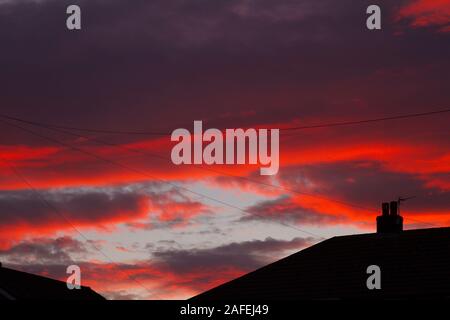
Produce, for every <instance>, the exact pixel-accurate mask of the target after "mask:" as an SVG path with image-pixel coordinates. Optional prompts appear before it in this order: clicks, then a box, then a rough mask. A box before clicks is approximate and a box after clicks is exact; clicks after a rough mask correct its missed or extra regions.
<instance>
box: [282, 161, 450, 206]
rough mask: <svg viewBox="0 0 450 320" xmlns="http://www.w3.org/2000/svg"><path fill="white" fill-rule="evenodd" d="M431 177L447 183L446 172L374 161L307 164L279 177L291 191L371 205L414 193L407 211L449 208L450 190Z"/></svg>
mask: <svg viewBox="0 0 450 320" xmlns="http://www.w3.org/2000/svg"><path fill="white" fill-rule="evenodd" d="M433 178H441V179H442V180H443V181H447V183H448V175H447V174H437V175H431V176H428V175H426V176H423V175H420V174H410V173H401V172H392V171H390V170H387V169H386V168H384V167H383V165H382V164H381V163H379V162H376V161H350V162H336V163H331V164H317V165H306V166H301V167H293V168H287V169H286V170H285V171H284V172H282V173H281V175H280V179H281V180H282V181H284V183H286V185H288V186H289V187H290V188H292V189H294V190H309V191H311V192H318V193H319V194H325V195H326V194H332V195H333V197H334V198H338V199H342V200H346V201H349V202H350V203H356V204H360V205H366V206H369V207H371V208H379V207H380V205H381V202H382V201H391V200H396V199H397V198H398V197H399V196H403V197H406V196H416V197H417V198H415V199H411V200H410V201H409V202H408V203H407V204H405V206H406V207H405V208H407V209H408V211H414V212H422V213H426V210H427V209H431V210H442V211H445V210H448V209H449V208H450V192H449V191H448V189H446V190H445V189H441V188H439V187H438V186H433V185H430V184H429V181H430V179H431V181H432V180H433ZM333 197H332V198H333Z"/></svg>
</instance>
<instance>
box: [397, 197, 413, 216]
mask: <svg viewBox="0 0 450 320" xmlns="http://www.w3.org/2000/svg"><path fill="white" fill-rule="evenodd" d="M414 198H417V196H411V197H398V199H397V207H398V208H397V210H398V215H400V204H401V203H402V202H405V201H407V200H409V199H414Z"/></svg>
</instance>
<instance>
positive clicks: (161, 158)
mask: <svg viewBox="0 0 450 320" xmlns="http://www.w3.org/2000/svg"><path fill="white" fill-rule="evenodd" d="M441 111H442V110H441ZM449 111H450V109H449ZM439 112H440V111H433V112H431V114H435V113H439ZM415 115H416V116H422V115H424V113H421V114H415ZM1 117H2V115H0V118H1ZM12 119H14V120H15V121H18V122H22V123H26V124H30V125H33V126H37V127H41V128H45V129H48V130H52V131H54V132H58V133H63V134H66V135H71V136H75V137H78V138H83V139H86V140H90V141H93V142H95V143H98V144H102V145H107V146H113V147H117V148H121V149H123V150H125V151H128V152H133V153H137V154H142V155H144V156H150V157H153V158H158V159H160V160H164V161H167V160H169V159H168V158H167V157H165V156H163V155H160V154H156V153H151V152H146V151H142V150H139V149H135V148H132V147H128V146H123V145H121V144H117V143H113V142H108V141H104V140H101V139H98V138H92V137H89V136H86V135H82V134H79V133H74V132H70V131H66V130H62V129H59V128H56V127H53V126H51V125H47V124H43V123H39V122H33V121H27V120H24V119H19V118H12ZM384 119H387V118H384ZM193 168H195V169H198V170H204V171H210V172H213V173H217V174H220V175H224V176H229V177H232V178H236V179H241V180H243V181H248V182H251V183H253V184H258V185H262V186H265V187H271V188H274V189H278V190H282V191H286V192H289V193H294V194H299V195H303V196H307V197H311V198H316V199H319V200H325V201H330V202H333V203H337V204H340V205H344V206H347V207H352V208H357V209H361V210H364V211H368V212H378V209H377V208H375V207H367V206H362V205H359V204H356V203H351V202H348V201H343V200H338V199H333V198H330V197H327V196H323V195H317V194H312V193H308V192H304V191H298V190H294V189H292V188H287V187H284V186H278V185H273V184H270V183H266V182H261V181H257V180H253V179H251V178H248V177H244V176H238V175H234V174H230V173H227V172H223V171H219V170H215V169H212V168H206V167H202V166H201V167H198V166H193ZM201 197H204V196H203V195H202V196H201ZM238 210H240V211H242V210H244V209H241V208H238ZM252 215H254V214H253V213H252ZM405 219H408V220H411V221H415V222H419V223H423V224H427V225H430V226H436V225H434V224H432V223H428V222H424V221H420V220H417V219H413V218H409V217H405Z"/></svg>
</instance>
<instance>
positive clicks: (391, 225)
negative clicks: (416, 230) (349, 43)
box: [377, 201, 403, 233]
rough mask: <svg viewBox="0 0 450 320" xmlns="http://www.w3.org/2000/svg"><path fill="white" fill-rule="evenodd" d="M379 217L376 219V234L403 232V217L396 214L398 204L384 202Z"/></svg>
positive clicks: (395, 202)
mask: <svg viewBox="0 0 450 320" xmlns="http://www.w3.org/2000/svg"><path fill="white" fill-rule="evenodd" d="M381 212H382V214H381V216H378V217H377V233H398V232H402V231H403V217H402V216H400V215H399V214H398V202H397V201H391V203H387V202H384V203H383V204H382V205H381Z"/></svg>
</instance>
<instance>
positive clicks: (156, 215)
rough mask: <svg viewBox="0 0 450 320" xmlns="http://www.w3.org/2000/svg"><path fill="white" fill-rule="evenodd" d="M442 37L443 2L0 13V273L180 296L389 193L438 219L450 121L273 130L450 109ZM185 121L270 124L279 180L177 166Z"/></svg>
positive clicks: (20, 6) (449, 220) (138, 1)
mask: <svg viewBox="0 0 450 320" xmlns="http://www.w3.org/2000/svg"><path fill="white" fill-rule="evenodd" d="M374 3H376V4H378V5H379V6H380V7H381V8H382V30H377V31H369V30H368V29H367V28H366V18H367V15H366V8H367V6H368V5H370V4H374ZM69 4H78V5H79V6H80V7H81V10H82V30H80V31H69V30H67V28H66V18H67V15H66V7H67V6H68V5H69ZM449 40H450V1H448V0H403V1H381V0H380V1H375V2H374V1H354V0H340V1H332V0H317V1H312V0H311V1H306V0H214V1H211V0H170V1H169V0H153V1H148V0H133V1H124V0H122V1H119V0H108V1H105V0H85V1H66V0H63V1H60V0H0V66H1V72H0V90H1V91H0V93H1V94H0V261H1V262H2V263H3V264H4V265H5V266H8V267H11V268H14V269H19V270H24V271H28V272H32V273H37V274H42V275H46V276H50V277H53V278H57V279H61V280H64V281H65V279H66V274H65V271H66V268H67V266H68V265H71V264H77V265H79V266H80V267H81V272H82V285H88V286H91V287H92V288H93V289H94V290H96V291H98V292H99V293H101V294H103V295H104V296H105V297H107V298H111V299H185V298H189V297H191V296H193V295H195V294H198V293H200V292H203V291H204V290H206V289H209V288H212V287H214V286H216V285H218V284H220V283H223V282H225V281H228V280H231V279H233V278H235V277H237V276H239V275H242V274H244V273H247V272H249V271H251V270H254V269H256V268H258V267H261V266H263V265H265V264H267V263H269V262H272V261H275V260H277V259H279V258H281V257H284V256H286V255H288V254H291V253H293V252H296V251H298V250H301V249H302V248H305V247H307V246H309V245H312V244H314V243H317V242H319V241H321V240H323V239H324V238H329V237H333V236H336V235H343V234H353V233H366V232H374V231H375V217H376V215H378V214H379V208H380V206H381V202H383V201H391V200H396V199H397V198H398V197H399V196H405V197H406V196H415V198H413V199H411V200H409V201H407V202H405V203H403V204H402V211H401V213H402V215H403V216H404V218H405V227H406V228H408V229H413V228H425V227H432V226H449V225H450V129H449V123H450V113H442V114H435V115H429V116H424V117H415V118H407V119H398V120H389V121H380V122H373V123H364V124H357V125H348V126H337V127H333V126H332V127H324V128H311V129H304V130H296V131H283V128H287V127H298V126H314V125H320V124H326V123H335V122H348V121H358V120H365V119H374V118H383V117H390V116H397V115H403V114H414V113H423V112H429V111H435V110H443V109H450V59H449V57H450V41H449ZM5 116H7V117H14V118H17V119H20V120H24V121H18V120H13V119H12V118H6V117H5ZM194 120H202V121H203V125H204V127H205V128H219V129H225V128H239V127H242V128H251V127H253V128H255V127H256V128H281V129H282V130H281V131H282V132H281V135H280V170H279V173H278V174H277V175H275V176H261V175H260V174H259V166H257V165H256V166H255V165H253V166H250V165H228V166H227V165H223V166H193V165H192V166H188V165H182V166H176V165H174V164H172V162H171V160H170V152H171V148H172V147H173V146H174V143H173V142H171V141H170V133H171V132H172V131H173V130H174V129H177V128H186V129H188V130H190V131H192V130H193V122H194ZM26 121H28V122H26ZM78 129H87V130H78ZM330 263H331V264H332V262H330Z"/></svg>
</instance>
